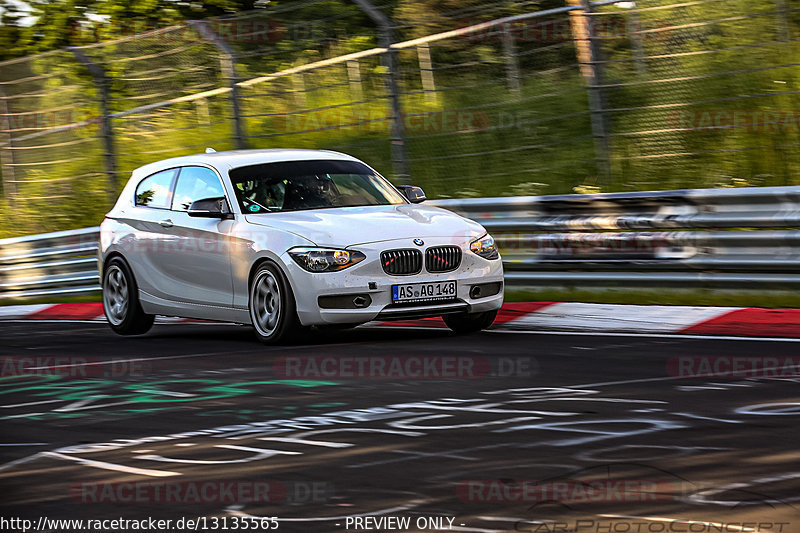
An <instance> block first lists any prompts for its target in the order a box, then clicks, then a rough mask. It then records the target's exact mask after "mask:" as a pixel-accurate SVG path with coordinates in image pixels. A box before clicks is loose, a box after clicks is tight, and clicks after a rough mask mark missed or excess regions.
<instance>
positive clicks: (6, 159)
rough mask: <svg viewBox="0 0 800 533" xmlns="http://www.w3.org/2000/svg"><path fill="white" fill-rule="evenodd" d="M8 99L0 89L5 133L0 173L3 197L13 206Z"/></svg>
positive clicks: (14, 179)
mask: <svg viewBox="0 0 800 533" xmlns="http://www.w3.org/2000/svg"><path fill="white" fill-rule="evenodd" d="M7 99H8V97H7V95H6V92H5V91H4V90H3V88H2V87H0V115H2V117H3V120H2V126H3V129H2V130H0V131H2V132H3V133H5V140H4V143H3V145H2V147H0V171H1V172H2V175H3V182H2V185H3V196H4V197H6V198H7V199H8V201H9V203H10V204H13V202H14V199H15V196H16V194H17V187H16V185H17V180H16V178H15V177H14V176H15V175H16V173H15V172H14V144H13V142H12V141H13V138H12V136H11V130H12V129H13V128H12V127H11V106H10V105H9V104H8V102H7V101H6V100H7Z"/></svg>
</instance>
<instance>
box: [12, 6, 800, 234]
mask: <svg viewBox="0 0 800 533" xmlns="http://www.w3.org/2000/svg"><path fill="white" fill-rule="evenodd" d="M576 7H581V8H583V9H572V10H569V9H570V8H576ZM0 9H2V15H0V16H1V17H2V26H0V58H2V59H3V61H2V62H0V118H1V119H2V122H1V123H0V163H2V164H0V172H2V181H1V183H2V200H1V201H0V237H12V236H18V235H26V234H33V233H42V232H50V231H57V230H66V229H73V228H81V227H87V226H95V225H97V224H98V223H99V222H100V221H101V220H102V217H103V214H104V213H105V212H106V211H107V210H108V209H109V208H110V206H111V204H112V203H113V201H114V200H115V199H116V196H117V194H118V193H119V191H120V189H121V187H122V186H123V185H124V184H125V182H126V180H127V179H128V177H129V175H130V172H131V171H132V170H133V169H134V168H136V167H138V166H140V165H143V164H145V163H148V162H152V161H156V160H159V159H164V158H168V157H173V156H179V155H186V154H191V153H198V152H202V151H203V150H204V149H205V148H206V147H207V146H210V147H213V148H215V149H216V150H226V149H233V148H280V147H301V148H323V149H332V150H339V151H344V152H347V153H350V154H353V155H355V156H357V157H359V158H362V159H364V160H365V161H366V162H368V163H369V164H371V165H372V166H374V167H375V168H376V169H377V170H378V171H380V172H381V173H383V174H384V175H386V176H387V177H389V178H390V179H392V181H394V182H395V183H398V184H400V183H413V184H415V185H419V186H421V187H423V188H424V189H425V191H426V193H427V194H428V197H429V198H469V197H487V196H523V195H551V194H562V193H591V192H614V191H644V190H667V189H681V188H706V187H743V186H774V185H797V184H800V164H799V163H800V154H799V153H798V146H799V144H798V143H800V105H798V104H800V3H799V2H797V1H796V0H691V1H676V0H671V1H670V0H638V1H636V2H594V3H593V4H592V5H588V4H583V3H582V0H534V1H492V0H482V1H477V0H372V1H371V2H369V3H367V2H363V1H359V2H356V1H351V0H283V1H281V0H269V1H267V0H257V1H255V2H253V1H250V0H248V1H245V2H238V1H235V0H215V1H212V2H203V3H200V2H174V1H171V0H170V1H167V0H153V1H151V2H133V1H126V0H120V1H117V0H105V1H102V2H101V1H96V0H67V1H64V2H43V1H31V2H22V1H20V0H3V1H2V2H0ZM465 28H467V29H465ZM459 29H460V30H459ZM389 43H392V48H391V50H392V51H391V52H390V53H385V48H386V46H387V45H388V44H389Z"/></svg>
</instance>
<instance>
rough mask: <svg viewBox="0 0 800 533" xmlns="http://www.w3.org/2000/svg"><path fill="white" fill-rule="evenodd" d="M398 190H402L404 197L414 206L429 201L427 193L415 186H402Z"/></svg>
mask: <svg viewBox="0 0 800 533" xmlns="http://www.w3.org/2000/svg"><path fill="white" fill-rule="evenodd" d="M398 189H400V192H402V193H403V196H405V197H406V198H408V201H409V202H411V203H412V204H418V203H420V202H424V201H425V200H427V199H428V198H427V197H426V196H425V192H424V191H423V190H422V189H421V188H419V187H416V186H414V185H400V186H399V187H398Z"/></svg>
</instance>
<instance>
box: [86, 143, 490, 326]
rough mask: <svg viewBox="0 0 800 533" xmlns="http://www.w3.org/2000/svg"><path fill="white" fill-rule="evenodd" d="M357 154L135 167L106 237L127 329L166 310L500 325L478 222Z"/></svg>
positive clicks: (302, 320)
mask: <svg viewBox="0 0 800 533" xmlns="http://www.w3.org/2000/svg"><path fill="white" fill-rule="evenodd" d="M423 200H425V196H424V194H423V192H422V190H421V189H419V188H418V187H399V188H395V187H394V186H392V185H391V183H389V182H388V181H387V180H386V179H384V178H383V177H382V176H380V175H379V174H378V173H377V172H376V171H375V170H373V169H372V168H370V167H369V166H367V165H366V164H364V163H362V162H361V161H359V160H357V159H355V158H354V157H351V156H348V155H345V154H341V153H337V152H329V151H316V150H237V151H230V152H219V153H217V152H214V153H206V154H199V155H192V156H186V157H178V158H173V159H167V160H164V161H159V162H157V163H152V164H149V165H145V166H143V167H141V168H138V169H136V170H135V171H134V172H133V175H132V177H131V179H130V181H129V182H128V184H127V185H126V187H125V189H124V190H123V191H122V194H121V195H120V197H119V200H118V201H117V203H116V205H115V206H114V208H113V209H112V210H111V211H110V212H109V213H108V214H107V215H106V218H105V220H104V221H103V223H102V225H101V231H100V252H99V263H100V265H99V266H100V272H101V275H102V285H103V307H104V310H105V314H106V317H107V318H108V322H109V323H110V325H111V328H112V329H113V330H114V331H116V332H117V333H120V334H123V335H133V334H141V333H144V332H146V331H147V330H149V329H150V327H151V326H152V324H153V318H154V316H155V315H167V316H178V317H185V318H197V319H206V320H216V321H229V322H235V323H242V324H251V325H252V326H253V328H254V329H255V332H256V334H257V336H258V338H259V339H261V340H262V341H264V342H278V341H280V340H283V339H286V338H287V337H289V336H290V335H291V334H292V333H294V332H297V331H299V330H301V329H302V327H303V326H324V325H341V326H349V325H357V324H363V323H365V322H369V321H371V320H376V319H377V320H387V321H390V320H403V319H410V318H422V317H433V316H442V317H443V318H444V321H445V323H446V324H447V325H448V326H449V327H450V328H451V329H453V330H454V331H456V332H458V333H468V332H472V331H477V330H480V329H483V328H486V327H488V326H489V325H491V323H492V321H493V320H494V318H495V316H496V314H497V310H498V309H499V308H500V306H501V304H502V302H503V267H502V264H501V262H500V256H499V254H498V251H497V248H496V247H495V244H494V241H493V239H492V237H491V236H489V235H488V234H487V233H486V230H485V229H484V228H483V227H482V226H481V225H480V224H478V223H476V222H473V221H471V220H468V219H465V218H463V217H461V216H459V215H457V214H455V213H452V212H450V211H447V210H445V209H441V208H438V207H433V206H429V205H424V204H421V202H422V201H423Z"/></svg>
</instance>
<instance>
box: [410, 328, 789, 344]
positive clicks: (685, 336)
mask: <svg viewBox="0 0 800 533" xmlns="http://www.w3.org/2000/svg"><path fill="white" fill-rule="evenodd" d="M418 329H422V328H418ZM425 329H430V328H425ZM483 333H521V334H523V335H525V334H527V335H574V336H577V337H646V338H651V339H686V340H713V341H760V342H800V339H795V338H787V337H734V336H730V335H692V334H691V333H623V332H616V331H558V330H537V331H526V330H505V329H488V330H486V331H484V332H483Z"/></svg>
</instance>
